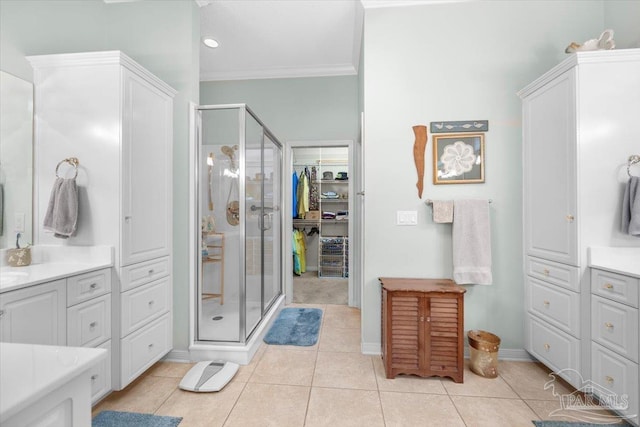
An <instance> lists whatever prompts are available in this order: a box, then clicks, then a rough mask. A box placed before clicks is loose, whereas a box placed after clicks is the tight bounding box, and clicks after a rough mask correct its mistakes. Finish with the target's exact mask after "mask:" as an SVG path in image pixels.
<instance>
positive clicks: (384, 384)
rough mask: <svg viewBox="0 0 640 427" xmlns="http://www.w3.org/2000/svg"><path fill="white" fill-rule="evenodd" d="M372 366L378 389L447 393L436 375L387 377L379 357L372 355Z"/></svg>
mask: <svg viewBox="0 0 640 427" xmlns="http://www.w3.org/2000/svg"><path fill="white" fill-rule="evenodd" d="M373 368H374V370H375V373H376V380H377V382H378V390H380V391H398V392H407V393H431V394H447V392H446V390H445V389H444V386H443V385H442V381H440V379H439V378H436V377H433V378H420V377H416V376H414V375H398V376H397V377H395V378H394V379H387V376H386V374H385V372H384V365H383V362H382V358H381V357H373Z"/></svg>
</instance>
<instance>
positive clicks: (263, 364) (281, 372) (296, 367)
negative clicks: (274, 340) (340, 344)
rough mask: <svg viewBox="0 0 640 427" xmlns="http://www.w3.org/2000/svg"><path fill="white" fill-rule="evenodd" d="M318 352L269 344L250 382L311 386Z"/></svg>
mask: <svg viewBox="0 0 640 427" xmlns="http://www.w3.org/2000/svg"><path fill="white" fill-rule="evenodd" d="M317 354H318V353H315V352H312V351H299V350H289V349H282V348H278V347H276V346H269V348H268V349H267V350H266V352H265V354H264V356H262V358H261V359H260V362H258V365H257V366H256V368H255V370H254V371H253V375H252V376H251V379H250V380H249V382H255V383H263V384H288V385H304V386H311V380H312V379H313V371H314V369H315V365H316V356H317Z"/></svg>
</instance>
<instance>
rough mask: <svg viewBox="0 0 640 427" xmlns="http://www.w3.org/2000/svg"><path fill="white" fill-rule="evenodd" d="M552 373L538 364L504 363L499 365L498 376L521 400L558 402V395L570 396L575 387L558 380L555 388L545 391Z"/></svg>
mask: <svg viewBox="0 0 640 427" xmlns="http://www.w3.org/2000/svg"><path fill="white" fill-rule="evenodd" d="M550 372H551V371H550V370H549V369H548V368H546V367H545V366H544V365H542V364H541V363H537V362H512V361H503V362H499V364H498V374H499V375H500V376H501V377H502V378H503V379H504V380H505V381H506V382H507V384H509V385H510V386H511V388H513V390H514V391H515V392H516V393H517V394H518V396H520V398H521V399H535V400H558V398H557V397H556V396H554V390H555V393H557V394H568V393H571V392H573V391H574V389H573V387H571V386H570V385H569V384H567V383H566V382H564V380H562V379H561V378H557V377H556V378H557V379H556V380H555V381H554V382H553V388H549V389H548V390H545V389H544V386H545V384H546V383H548V382H549V381H551V380H552V379H553V378H552V377H550V376H549V373H550Z"/></svg>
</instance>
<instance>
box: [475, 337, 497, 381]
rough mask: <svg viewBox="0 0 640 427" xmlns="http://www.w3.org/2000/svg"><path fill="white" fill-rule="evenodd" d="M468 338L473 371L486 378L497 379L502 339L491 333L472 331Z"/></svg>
mask: <svg viewBox="0 0 640 427" xmlns="http://www.w3.org/2000/svg"><path fill="white" fill-rule="evenodd" d="M467 338H468V339H469V353H470V356H471V357H470V368H471V371H472V372H474V373H476V374H478V375H480V376H482V377H486V378H495V377H497V376H498V350H499V349H500V337H498V336H497V335H494V334H492V333H490V332H486V331H480V330H472V331H469V332H468V333H467Z"/></svg>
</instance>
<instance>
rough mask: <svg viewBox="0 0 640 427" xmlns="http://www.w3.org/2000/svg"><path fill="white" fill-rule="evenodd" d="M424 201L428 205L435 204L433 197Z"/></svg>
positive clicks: (490, 201)
mask: <svg viewBox="0 0 640 427" xmlns="http://www.w3.org/2000/svg"><path fill="white" fill-rule="evenodd" d="M424 202H425V203H426V204H427V205H432V204H433V200H431V199H427V200H425V201H424ZM487 202H488V203H493V200H491V199H489V200H488V201H487Z"/></svg>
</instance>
